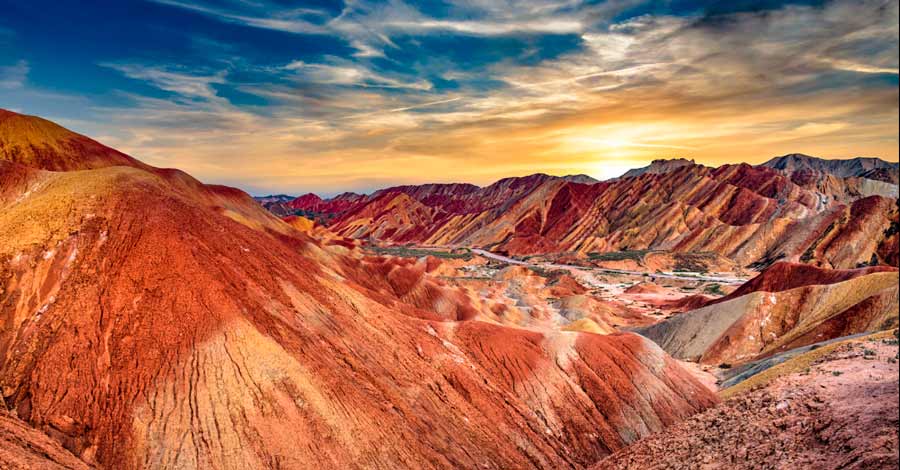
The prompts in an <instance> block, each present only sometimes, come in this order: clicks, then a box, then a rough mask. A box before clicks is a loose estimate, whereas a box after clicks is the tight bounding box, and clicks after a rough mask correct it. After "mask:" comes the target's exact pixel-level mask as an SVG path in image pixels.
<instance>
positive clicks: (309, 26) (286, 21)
mask: <svg viewBox="0 0 900 470" xmlns="http://www.w3.org/2000/svg"><path fill="white" fill-rule="evenodd" d="M153 1H155V2H157V3H160V4H163V5H169V6H173V7H178V8H183V9H186V10H190V11H194V12H197V13H201V14H204V15H207V16H211V17H213V18H218V19H220V20H222V21H226V22H229V23H235V24H240V25H244V26H249V27H253V28H262V29H271V30H275V31H282V32H287V33H299V34H323V33H325V31H326V30H325V29H324V28H322V27H321V25H318V24H316V23H313V22H311V21H309V20H308V18H309V17H321V16H323V15H325V14H326V13H325V12H323V11H321V10H316V9H309V8H294V9H289V10H282V11H279V12H277V13H276V14H274V15H264V16H259V15H252V14H240V13H236V12H234V11H231V10H229V9H227V8H216V7H212V6H206V5H204V4H203V2H194V3H188V2H183V1H179V0H153ZM244 5H247V4H246V3H244Z"/></svg>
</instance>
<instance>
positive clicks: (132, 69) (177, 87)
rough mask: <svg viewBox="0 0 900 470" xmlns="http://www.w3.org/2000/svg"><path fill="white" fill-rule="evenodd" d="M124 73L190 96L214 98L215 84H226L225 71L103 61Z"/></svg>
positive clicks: (109, 66) (103, 64)
mask: <svg viewBox="0 0 900 470" xmlns="http://www.w3.org/2000/svg"><path fill="white" fill-rule="evenodd" d="M99 65H101V66H103V67H107V68H110V69H113V70H116V71H118V72H121V73H122V74H123V75H125V76H126V77H129V78H133V79H135V80H142V81H145V82H147V83H148V84H150V85H152V86H154V87H156V88H159V89H161V90H165V91H170V92H172V93H176V94H178V95H181V96H184V97H188V98H205V99H212V98H215V97H216V92H215V90H214V89H213V88H212V85H213V84H224V83H225V75H226V73H225V72H224V71H222V72H216V73H213V74H205V75H197V74H194V73H188V72H184V71H178V70H169V69H168V68H165V67H156V66H148V65H139V64H115V63H101V64H99Z"/></svg>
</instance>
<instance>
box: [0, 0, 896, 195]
mask: <svg viewBox="0 0 900 470" xmlns="http://www.w3.org/2000/svg"><path fill="white" fill-rule="evenodd" d="M156 1H157V2H158V3H164V4H167V5H170V6H173V7H176V8H178V9H179V10H181V11H183V12H187V11H191V12H194V13H199V14H201V15H203V16H204V17H208V18H213V19H216V20H217V21H214V22H212V23H214V24H217V25H219V26H220V27H224V28H229V29H233V28H235V27H234V25H239V26H241V27H251V28H256V29H265V30H274V31H281V32H285V33H290V34H291V36H290V37H291V38H293V37H302V39H303V40H304V41H306V40H307V38H306V37H305V36H306V35H310V34H314V35H326V36H328V38H323V37H316V38H313V39H312V40H311V41H312V42H311V43H315V44H318V43H319V42H326V41H330V43H329V46H328V47H327V48H326V47H323V48H322V50H321V51H318V50H315V47H313V46H309V47H310V49H307V50H301V49H298V50H297V51H296V55H293V51H290V50H289V52H288V53H287V58H285V57H282V56H279V58H278V59H277V60H271V61H268V62H267V61H265V60H262V58H268V57H269V55H270V54H269V51H268V50H257V51H255V53H256V56H253V54H254V51H253V50H250V51H248V50H247V48H246V46H245V44H243V43H241V42H235V43H234V44H231V45H229V44H218V43H217V41H221V39H216V40H212V39H210V40H209V41H200V42H197V43H195V44H194V45H195V47H199V48H203V47H209V49H208V52H209V54H210V55H212V54H219V55H221V56H224V57H225V59H221V60H218V62H216V63H215V64H216V65H213V66H211V65H209V63H205V64H204V65H202V66H201V65H197V66H193V67H192V66H190V63H188V62H184V63H183V66H181V67H177V66H174V65H172V64H171V63H162V62H158V63H153V62H151V61H149V60H146V59H142V60H138V59H132V60H129V58H127V57H125V58H121V59H120V60H109V61H103V62H102V64H103V65H104V66H105V67H106V68H108V69H110V70H114V71H116V72H117V73H120V74H122V75H124V76H127V77H130V78H132V79H134V80H140V81H141V82H143V83H144V84H146V85H149V86H152V87H155V88H157V89H158V90H163V91H166V92H169V93H172V94H173V95H174V98H170V99H162V98H160V96H166V95H165V94H159V93H155V94H153V97H150V96H141V95H138V94H130V95H127V96H128V98H129V101H130V104H129V106H130V107H127V108H126V107H122V106H118V107H116V106H108V105H106V106H104V107H103V108H100V109H97V114H98V115H103V116H106V117H107V119H108V120H109V122H110V123H115V126H114V127H115V129H116V131H117V132H110V133H109V135H110V137H111V138H112V139H113V140H112V141H110V143H111V144H114V145H116V146H119V147H121V148H122V149H123V150H126V151H128V152H131V153H133V154H135V155H136V156H138V157H139V158H143V159H146V160H147V161H149V162H150V163H152V164H156V165H161V166H176V167H180V168H184V169H186V170H187V171H189V172H191V173H194V174H196V175H197V176H200V177H201V178H203V179H206V180H209V181H217V182H224V183H230V184H238V185H240V186H242V187H245V188H248V189H254V190H259V191H266V190H267V189H265V188H268V189H269V190H272V191H279V192H300V191H308V190H314V191H320V192H324V193H333V192H339V191H342V190H347V189H355V190H367V189H372V187H371V186H370V185H372V184H375V183H373V181H377V182H378V184H389V183H399V182H422V181H426V180H443V181H451V180H462V181H473V182H476V183H487V182H490V181H491V180H493V179H496V178H498V177H501V176H508V175H514V174H525V173H531V172H535V171H544V172H549V173H591V174H595V175H597V176H601V177H603V176H615V175H611V174H609V173H610V172H611V171H618V170H619V169H623V168H627V167H629V166H640V165H643V164H645V163H646V162H647V161H649V160H652V159H654V158H656V157H659V156H690V157H693V158H696V159H697V160H698V161H702V162H705V163H709V164H720V163H724V162H727V161H742V160H743V161H751V162H753V161H761V160H763V159H766V158H768V157H770V156H772V155H774V154H777V153H787V152H791V151H802V152H806V153H812V154H821V155H824V156H851V155H859V154H868V155H879V156H882V157H887V158H892V159H896V157H897V130H896V126H897V119H898V110H897V98H898V90H897V87H896V80H897V69H898V64H897V51H898V44H897V41H896V38H897V36H898V31H897V18H898V7H897V2H896V1H890V0H887V1H881V0H863V1H850V0H833V1H830V2H827V3H825V4H824V5H821V6H804V5H793V4H788V5H782V6H779V5H777V4H776V2H772V3H771V4H772V5H773V6H772V7H771V8H769V9H768V10H766V11H734V12H721V11H717V12H715V13H714V14H713V13H710V12H706V11H703V10H702V9H697V10H696V11H691V12H689V13H686V14H681V15H676V14H672V13H654V14H643V15H639V16H628V14H627V12H628V11H630V9H635V10H642V11H657V10H658V9H660V8H662V7H660V6H659V5H650V6H647V5H644V6H646V7H647V8H643V9H642V8H641V5H638V4H639V3H640V2H639V1H637V0H611V1H607V2H602V3H595V2H581V1H579V0H560V1H553V2H540V1H537V0H525V1H512V0H511V1H508V2H495V1H487V0H483V1H482V0H458V1H452V0H451V1H448V2H442V4H441V5H440V6H439V7H434V6H431V9H430V10H429V8H428V7H425V6H421V5H414V4H413V3H412V2H408V3H407V2H403V1H400V0H391V1H388V2H371V1H368V0H356V1H349V2H346V3H345V4H344V5H343V7H342V8H341V9H340V10H327V9H324V8H323V9H318V8H315V9H290V8H284V7H282V6H279V5H281V3H280V2H274V1H269V0H255V1H253V2H247V1H238V0H234V1H217V2H210V1H205V2H204V1H200V2H191V3H188V2H186V1H183V0H156ZM726 6H727V5H726ZM651 7H652V8H651ZM176 11H178V10H176ZM240 32H241V34H242V35H244V34H249V33H248V32H247V31H245V30H243V29H241V30H240ZM264 35H265V36H266V37H267V38H271V36H277V37H279V38H282V36H281V35H272V34H270V33H268V32H264ZM224 36H225V37H227V36H228V35H224ZM300 43H301V44H306V42H302V41H301V42H300ZM331 43H334V44H337V45H336V46H333V47H332V45H331ZM460 44H463V45H464V47H466V49H465V50H462V49H461V48H462V47H463V46H460ZM213 46H215V48H213ZM225 46H231V47H225ZM285 49H288V48H285ZM281 52H283V51H281ZM167 60H168V59H167ZM25 67H26V69H25V72H24V74H19V75H17V76H19V77H20V78H21V80H9V81H8V82H9V83H22V81H23V80H24V77H25V75H27V73H28V70H27V64H25ZM7 75H11V76H12V75H15V74H7ZM2 76H4V75H3V74H2V72H0V77H2ZM2 83H6V81H3V80H0V84H2ZM0 87H2V85H0ZM235 96H238V98H235ZM248 103H250V104H248ZM610 168H613V169H614V170H610ZM236 175H237V176H236Z"/></svg>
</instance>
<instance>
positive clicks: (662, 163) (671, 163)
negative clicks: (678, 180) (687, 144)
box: [620, 158, 697, 178]
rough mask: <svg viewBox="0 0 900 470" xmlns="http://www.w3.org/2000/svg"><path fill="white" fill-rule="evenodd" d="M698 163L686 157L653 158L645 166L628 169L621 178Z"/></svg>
mask: <svg viewBox="0 0 900 470" xmlns="http://www.w3.org/2000/svg"><path fill="white" fill-rule="evenodd" d="M696 164H697V163H696V162H694V160H693V159H691V160H688V159H686V158H672V159H658V160H653V161H652V162H651V163H650V164H649V165H647V166H645V167H643V168H633V169H631V170H628V171H626V172H625V174H624V175H622V176H620V178H633V177H635V176H641V175H644V174H647V173H651V174H660V173H668V172H670V171H672V170H676V169H678V168H681V167H684V166H691V165H696Z"/></svg>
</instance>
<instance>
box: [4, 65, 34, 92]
mask: <svg viewBox="0 0 900 470" xmlns="http://www.w3.org/2000/svg"><path fill="white" fill-rule="evenodd" d="M29 70H30V67H29V66H28V62H26V61H25V60H20V61H18V62H16V63H15V64H13V65H7V66H0V89H6V90H12V89H17V88H22V87H24V86H25V80H27V79H28V72H29Z"/></svg>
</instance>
